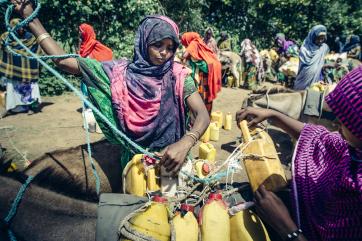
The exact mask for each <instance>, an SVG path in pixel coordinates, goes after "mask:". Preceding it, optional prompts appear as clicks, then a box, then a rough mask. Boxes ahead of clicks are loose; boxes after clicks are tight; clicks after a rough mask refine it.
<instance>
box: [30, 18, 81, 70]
mask: <svg viewBox="0 0 362 241" xmlns="http://www.w3.org/2000/svg"><path fill="white" fill-rule="evenodd" d="M29 28H30V30H31V32H32V33H33V35H34V36H35V37H36V38H38V37H39V36H40V35H42V34H45V33H47V31H46V30H45V28H44V27H43V25H42V24H41V22H40V21H39V19H38V18H36V19H34V20H33V21H31V22H30V23H29ZM40 47H41V48H42V50H43V51H44V52H45V54H47V55H65V54H66V52H65V51H64V50H63V49H62V48H61V47H60V46H59V45H58V43H57V42H56V41H55V40H54V39H53V38H51V37H48V38H45V39H43V40H42V41H41V42H40ZM53 61H54V63H55V64H56V65H57V66H58V67H59V68H60V69H61V70H63V71H65V72H68V73H71V74H80V71H79V67H78V61H77V60H76V59H75V58H66V59H53Z"/></svg>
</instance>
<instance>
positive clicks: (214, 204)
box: [199, 193, 230, 241]
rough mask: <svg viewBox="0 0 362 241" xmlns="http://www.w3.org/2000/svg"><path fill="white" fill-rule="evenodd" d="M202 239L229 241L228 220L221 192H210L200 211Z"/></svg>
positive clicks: (207, 240) (205, 240) (204, 240)
mask: <svg viewBox="0 0 362 241" xmlns="http://www.w3.org/2000/svg"><path fill="white" fill-rule="evenodd" d="M199 218H200V219H199V221H200V226H201V240H202V241H215V240H217V241H230V220H229V214H228V211H227V207H226V205H225V203H224V201H223V200H222V196H221V194H219V193H218V194H214V193H212V194H210V196H209V199H208V201H207V203H206V204H205V205H204V206H203V207H202V210H201V212H200V217H199Z"/></svg>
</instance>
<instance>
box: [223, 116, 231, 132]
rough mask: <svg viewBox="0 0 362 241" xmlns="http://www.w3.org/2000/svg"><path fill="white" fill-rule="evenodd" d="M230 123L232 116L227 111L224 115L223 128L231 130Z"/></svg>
mask: <svg viewBox="0 0 362 241" xmlns="http://www.w3.org/2000/svg"><path fill="white" fill-rule="evenodd" d="M232 123H233V116H232V115H231V113H230V112H228V113H227V114H226V115H225V122H224V129H225V130H231V125H232Z"/></svg>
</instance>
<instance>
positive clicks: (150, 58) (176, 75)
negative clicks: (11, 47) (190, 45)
mask: <svg viewBox="0 0 362 241" xmlns="http://www.w3.org/2000/svg"><path fill="white" fill-rule="evenodd" d="M12 3H13V4H14V6H15V11H16V12H17V13H18V14H19V15H20V16H22V17H23V18H26V17H29V16H30V15H31V14H32V13H33V6H32V4H31V2H30V1H21V2H19V1H15V0H13V1H12ZM29 29H30V30H31V31H32V33H33V34H34V35H35V36H36V37H37V38H41V39H42V41H41V42H40V43H39V44H40V45H41V47H42V49H43V51H44V52H45V53H46V54H48V55H63V54H65V52H64V50H63V49H62V48H61V47H60V46H59V45H58V44H57V42H56V41H55V40H54V39H53V38H52V37H51V36H50V34H49V33H48V32H47V31H46V30H45V28H44V27H43V25H42V23H41V22H40V20H39V19H38V18H35V19H33V20H32V21H31V22H30V23H29ZM178 34H179V31H178V26H177V25H176V24H175V23H174V22H173V21H172V20H171V19H169V18H167V17H165V16H159V15H153V16H148V17H146V18H144V19H143V20H142V21H141V23H140V25H139V27H138V29H137V31H136V36H135V42H134V43H135V45H134V56H133V59H132V60H127V59H120V60H112V61H106V62H99V61H97V60H95V59H90V58H77V59H76V58H71V57H69V58H66V59H53V61H54V62H55V64H56V65H57V66H58V68H60V69H61V70H63V71H65V72H67V73H69V74H73V75H77V76H82V77H83V81H84V83H85V84H86V86H87V90H88V93H89V99H90V101H91V102H92V103H93V104H94V106H95V107H96V108H97V109H98V110H99V111H100V112H101V113H102V114H103V115H104V116H105V118H107V120H108V121H109V122H111V123H112V124H113V125H114V126H115V127H116V128H119V129H120V131H121V132H123V133H124V134H125V135H126V136H127V137H128V138H130V139H131V140H132V141H134V142H135V143H136V144H138V145H139V146H141V147H142V148H143V149H146V148H148V150H149V151H150V152H154V153H155V155H156V156H158V159H160V162H159V165H161V166H163V167H165V169H166V170H167V171H168V172H172V173H173V174H177V173H178V171H179V169H180V168H181V167H182V164H183V163H184V161H185V159H186V156H187V155H188V153H189V151H190V149H191V148H192V146H193V145H194V144H195V143H196V142H197V140H198V139H199V138H200V137H201V136H202V134H203V133H204V132H205V130H206V128H207V127H208V125H209V122H210V118H209V116H208V113H207V110H206V108H205V105H204V104H203V102H202V99H201V98H200V95H199V94H198V93H197V89H196V87H195V84H194V81H193V78H192V77H191V76H190V71H189V70H188V69H187V68H186V67H184V66H183V65H181V64H179V63H175V62H174V56H175V52H176V49H177V47H178V45H179V37H178ZM188 111H190V112H191V113H192V114H193V115H194V116H195V121H194V123H193V126H192V127H191V128H190V129H189V132H186V131H187V129H186V117H187V116H186V115H187V113H188ZM95 117H96V120H97V122H98V124H99V125H100V127H101V129H102V131H103V134H104V135H105V136H106V138H107V139H108V141H110V142H111V143H114V144H119V145H120V147H121V148H122V156H121V160H120V161H121V165H122V168H124V167H125V166H126V165H127V163H128V162H129V161H130V160H131V158H132V155H134V154H135V153H139V151H138V150H136V149H135V148H133V147H132V146H131V145H130V144H129V143H128V142H126V141H125V140H124V139H123V138H121V137H120V136H119V135H116V134H115V132H114V131H113V130H112V129H111V128H110V127H109V126H108V125H107V124H106V123H105V121H104V120H103V119H101V118H100V117H99V116H98V115H96V116H95ZM120 173H121V172H120Z"/></svg>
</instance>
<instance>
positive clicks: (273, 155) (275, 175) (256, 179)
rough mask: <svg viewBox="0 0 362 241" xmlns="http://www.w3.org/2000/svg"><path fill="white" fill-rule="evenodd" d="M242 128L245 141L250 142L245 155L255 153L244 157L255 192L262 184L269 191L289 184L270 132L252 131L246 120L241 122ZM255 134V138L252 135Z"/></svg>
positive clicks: (256, 129) (258, 129)
mask: <svg viewBox="0 0 362 241" xmlns="http://www.w3.org/2000/svg"><path fill="white" fill-rule="evenodd" d="M240 128H241V132H242V135H243V140H244V142H245V143H247V142H249V141H250V143H249V144H248V145H247V146H246V148H245V149H244V154H245V155H248V154H250V155H255V156H254V157H250V158H244V166H245V170H246V173H247V175H248V178H249V181H250V185H251V188H252V190H253V192H255V191H256V190H257V189H258V188H259V186H260V185H261V184H263V185H264V186H265V188H266V189H267V190H269V191H278V190H280V189H281V188H283V187H285V186H286V185H287V179H286V176H285V173H284V170H283V167H282V164H281V162H280V160H279V157H278V154H277V151H276V149H275V146H274V142H273V140H272V139H271V138H270V136H269V135H268V133H266V132H265V131H263V130H261V129H260V128H255V129H254V130H253V131H252V132H251V133H250V131H249V128H248V124H247V122H246V121H245V120H243V121H242V122H240ZM252 135H253V140H252V137H251V136H252Z"/></svg>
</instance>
